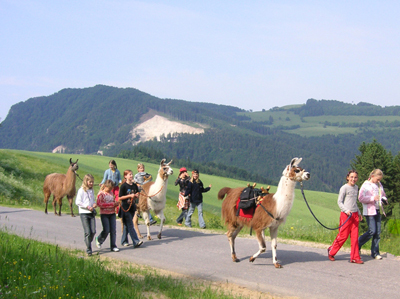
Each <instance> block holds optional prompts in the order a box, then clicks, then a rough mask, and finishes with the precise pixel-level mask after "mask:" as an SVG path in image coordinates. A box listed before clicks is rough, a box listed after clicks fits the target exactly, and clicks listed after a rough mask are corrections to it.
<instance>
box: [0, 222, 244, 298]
mask: <svg viewBox="0 0 400 299" xmlns="http://www.w3.org/2000/svg"><path fill="white" fill-rule="evenodd" d="M0 238H1V240H2V241H1V242H0V298H160V297H161V298H211V299H212V298H237V297H236V296H233V295H231V294H229V293H228V292H223V291H221V290H218V289H216V288H213V287H211V284H200V283H199V282H188V281H187V280H183V279H182V278H181V279H177V278H174V277H172V276H162V275H159V274H157V273H156V272H155V270H154V269H151V268H145V267H142V266H132V264H131V263H129V262H121V261H116V260H111V259H104V258H100V256H92V257H84V256H83V255H84V254H83V252H80V251H71V250H66V249H61V248H59V247H58V246H55V245H50V244H45V243H41V242H38V241H34V240H30V239H24V238H21V237H19V236H16V235H13V234H9V233H7V232H5V231H1V230H0ZM22 252H23V254H21V253H22Z"/></svg>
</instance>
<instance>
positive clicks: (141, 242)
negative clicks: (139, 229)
mask: <svg viewBox="0 0 400 299" xmlns="http://www.w3.org/2000/svg"><path fill="white" fill-rule="evenodd" d="M142 244H143V241H139V242H137V243H136V244H135V246H133V248H138V247H140V245H142Z"/></svg>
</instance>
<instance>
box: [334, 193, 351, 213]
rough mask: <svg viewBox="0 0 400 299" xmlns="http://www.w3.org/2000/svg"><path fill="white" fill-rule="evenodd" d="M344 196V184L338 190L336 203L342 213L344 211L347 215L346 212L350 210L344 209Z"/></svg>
mask: <svg viewBox="0 0 400 299" xmlns="http://www.w3.org/2000/svg"><path fill="white" fill-rule="evenodd" d="M345 198H346V189H345V186H342V187H341V188H340V190H339V195H338V201H337V203H338V206H339V209H340V210H341V211H342V212H343V213H346V214H347V215H349V214H348V212H350V211H349V210H346V207H345V206H344V200H345Z"/></svg>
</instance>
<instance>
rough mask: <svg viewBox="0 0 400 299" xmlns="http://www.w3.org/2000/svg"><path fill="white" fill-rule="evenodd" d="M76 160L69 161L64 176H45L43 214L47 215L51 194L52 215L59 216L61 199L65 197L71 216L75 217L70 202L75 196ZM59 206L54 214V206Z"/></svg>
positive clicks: (56, 174)
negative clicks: (44, 206)
mask: <svg viewBox="0 0 400 299" xmlns="http://www.w3.org/2000/svg"><path fill="white" fill-rule="evenodd" d="M77 163H78V160H76V162H75V163H74V162H72V161H71V159H69V164H70V165H69V168H68V171H67V173H66V174H61V173H51V174H49V175H48V176H46V178H45V180H44V184H43V193H44V202H45V203H46V209H45V210H44V212H45V213H46V214H47V204H48V202H49V198H50V196H51V194H53V207H54V214H55V215H58V216H61V206H62V199H63V197H64V196H67V198H68V202H69V207H70V209H71V216H72V217H75V215H74V211H73V209H72V200H73V198H74V196H75V194H76V188H75V181H76V171H77V170H78V168H79V166H78V164H77ZM57 202H58V205H59V212H58V214H57V212H56V205H57Z"/></svg>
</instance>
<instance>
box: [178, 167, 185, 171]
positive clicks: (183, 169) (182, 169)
mask: <svg viewBox="0 0 400 299" xmlns="http://www.w3.org/2000/svg"><path fill="white" fill-rule="evenodd" d="M185 171H187V169H186V168H185V167H182V168H181V169H179V172H185Z"/></svg>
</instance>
